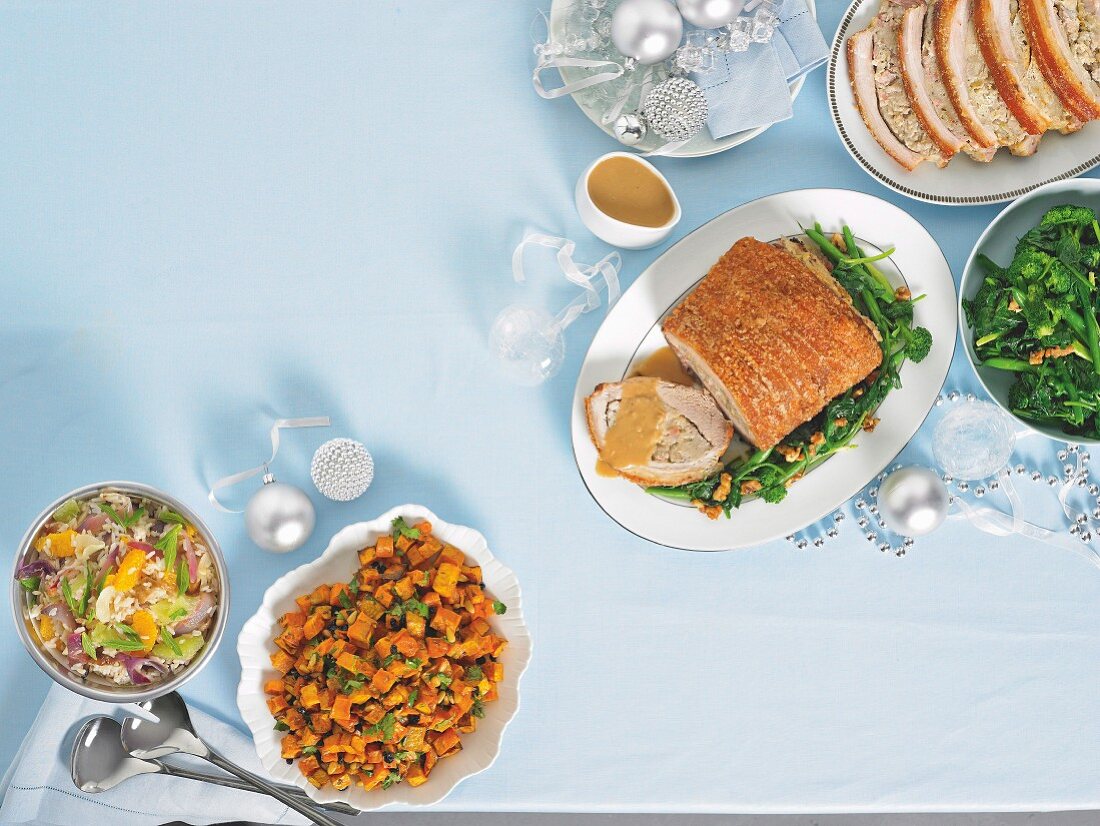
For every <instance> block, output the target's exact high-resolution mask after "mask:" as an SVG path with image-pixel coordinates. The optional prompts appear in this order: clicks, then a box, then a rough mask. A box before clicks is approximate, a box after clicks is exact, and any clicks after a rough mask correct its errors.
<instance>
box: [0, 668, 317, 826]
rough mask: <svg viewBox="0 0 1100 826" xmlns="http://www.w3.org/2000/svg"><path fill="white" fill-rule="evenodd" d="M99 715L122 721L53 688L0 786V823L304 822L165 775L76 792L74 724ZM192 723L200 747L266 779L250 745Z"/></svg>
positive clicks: (255, 797) (103, 706) (200, 765)
mask: <svg viewBox="0 0 1100 826" xmlns="http://www.w3.org/2000/svg"><path fill="white" fill-rule="evenodd" d="M96 714H106V715H109V716H111V717H115V718H116V719H118V720H122V719H123V718H124V717H125V716H126V714H125V711H124V708H123V707H122V706H118V705H110V704H107V703H100V702H96V701H95V700H88V699H85V698H84V697H80V696H78V695H76V694H74V693H73V692H71V691H67V690H66V689H64V688H62V687H61V686H59V685H55V686H53V687H51V688H50V693H49V694H48V695H47V696H46V702H45V703H43V705H42V710H41V711H39V712H38V717H37V718H36V719H35V721H34V725H32V726H31V729H30V731H29V732H27V736H26V738H25V739H24V740H23V745H22V747H21V748H20V749H19V753H18V754H17V755H16V757H15V760H13V761H12V764H11V766H10V767H9V768H8V770H7V772H6V774H5V775H4V779H3V781H0V796H2V798H3V805H0V824H5V826H6V825H7V824H16V823H24V824H32V823H33V824H35V826H74V825H75V824H87V826H98V825H99V824H105V823H120V824H121V823H125V824H126V826H154V824H159V823H166V822H169V821H173V820H183V821H186V822H187V823H193V824H202V823H222V822H225V821H227V820H256V821H260V822H262V823H280V824H282V823H296V824H297V823H305V822H306V821H305V818H303V817H302V816H301V815H299V814H297V813H296V812H291V811H289V810H288V809H287V807H286V806H284V805H283V804H282V803H279V802H278V801H277V800H273V799H271V798H269V797H265V796H264V795H259V794H252V793H251V792H242V791H238V790H237V789H226V788H222V787H221V786H212V785H210V784H207V783H199V782H197V781H195V780H183V779H182V778H176V777H165V776H163V775H146V776H142V777H135V778H132V779H131V780H127V781H125V782H124V783H120V784H119V785H118V786H115V788H113V789H111V790H109V791H106V792H100V793H99V794H87V793H85V792H82V791H80V790H79V789H77V788H76V786H74V785H73V781H72V778H71V777H70V776H69V752H70V749H71V748H72V741H73V734H74V733H75V728H76V727H77V725H78V724H80V723H83V722H84V721H85V720H87V719H88V718H89V717H92V716H94V715H96ZM191 722H192V723H194V725H195V729H196V730H197V731H198V732H199V734H200V735H201V736H202V738H203V739H204V740H206V741H207V742H208V743H210V745H212V746H213V747H214V748H216V749H217V750H218V751H220V752H221V753H222V754H224V755H225V756H226V757H228V758H229V759H230V760H232V761H233V762H234V763H237V764H238V765H241V766H244V768H246V769H248V770H250V771H253V772H257V773H259V774H260V775H261V776H263V775H264V774H265V773H264V771H263V769H262V768H261V767H260V761H259V759H258V758H257V757H256V749H255V748H254V747H253V745H252V740H251V738H249V737H247V736H246V735H244V734H243V733H242V732H240V731H238V730H237V729H235V728H233V727H232V726H229V725H226V724H225V723H223V722H221V721H220V720H215V719H214V718H213V717H210V716H209V715H207V714H203V713H202V712H201V711H199V710H197V709H194V708H192V709H191ZM168 760H169V761H170V762H176V763H178V764H180V765H183V764H184V763H187V765H188V766H189V767H190V768H194V769H198V770H200V771H202V772H204V773H211V774H217V773H218V770H217V769H216V768H214V767H213V766H211V765H210V764H209V763H205V762H202V761H197V760H196V761H194V762H188V761H190V760H193V758H186V757H171V758H168Z"/></svg>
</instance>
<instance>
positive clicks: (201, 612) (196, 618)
mask: <svg viewBox="0 0 1100 826" xmlns="http://www.w3.org/2000/svg"><path fill="white" fill-rule="evenodd" d="M216 606H217V602H216V601H215V599H214V595H213V594H210V593H205V592H204V593H202V594H200V595H199V599H198V602H197V603H195V610H194V611H192V612H191V613H190V614H188V615H187V616H186V617H184V618H183V619H181V620H180V621H179V622H177V623H176V624H175V625H173V626H172V635H173V636H176V637H178V636H180V635H181V634H190V633H191V632H192V631H198V630H199V628H201V627H202V624H203V623H204V622H206V620H207V619H208V618H209V617H210V615H211V614H213V613H214V608H215V607H216Z"/></svg>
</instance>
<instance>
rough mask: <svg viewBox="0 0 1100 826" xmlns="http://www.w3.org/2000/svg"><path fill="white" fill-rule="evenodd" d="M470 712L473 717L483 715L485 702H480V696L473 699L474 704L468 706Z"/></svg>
mask: <svg viewBox="0 0 1100 826" xmlns="http://www.w3.org/2000/svg"><path fill="white" fill-rule="evenodd" d="M470 713H471V714H472V715H474V716H475V717H484V716H485V704H484V703H482V702H481V698H478V699H476V700H474V704H473V706H472V707H471V708H470Z"/></svg>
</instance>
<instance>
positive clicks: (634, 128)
mask: <svg viewBox="0 0 1100 826" xmlns="http://www.w3.org/2000/svg"><path fill="white" fill-rule="evenodd" d="M611 132H612V134H614V135H615V139H616V140H617V141H618V142H619V143H621V144H623V145H624V146H634V145H635V144H638V143H641V142H642V141H643V140H645V136H646V133H647V132H649V127H647V126H646V125H645V121H644V120H642V119H641V118H640V117H638V116H637V115H635V114H633V113H632V112H627V113H625V114H622V115H619V116H618V117H617V118H615V122H614V123H612V124H611Z"/></svg>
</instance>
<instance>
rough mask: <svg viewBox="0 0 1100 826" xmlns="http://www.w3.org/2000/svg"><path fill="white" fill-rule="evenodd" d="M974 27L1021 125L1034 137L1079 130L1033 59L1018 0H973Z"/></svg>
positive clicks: (1078, 126) (980, 44) (1008, 104)
mask: <svg viewBox="0 0 1100 826" xmlns="http://www.w3.org/2000/svg"><path fill="white" fill-rule="evenodd" d="M974 27H975V30H976V31H977V35H978V45H979V46H980V47H981V51H982V55H983V57H984V58H985V63H986V65H987V66H988V67H989V70H990V76H991V77H992V78H993V82H994V84H995V85H996V87H997V91H998V92H1000V95H1001V98H1002V99H1003V100H1004V102H1005V105H1006V106H1008V109H1009V111H1010V112H1012V114H1013V116H1014V117H1015V118H1016V120H1017V121H1019V122H1020V126H1022V127H1023V128H1024V129H1025V130H1026V131H1027V132H1029V133H1030V134H1033V135H1038V134H1041V133H1043V132H1046V131H1047V130H1049V129H1058V130H1059V131H1062V132H1067V131H1073V130H1075V129H1078V128H1080V121H1078V120H1077V118H1076V117H1074V116H1073V115H1071V114H1069V113H1068V112H1067V111H1066V110H1065V107H1063V106H1062V103H1061V101H1060V100H1059V99H1058V96H1057V95H1056V94H1054V90H1052V89H1051V88H1050V86H1049V84H1048V83H1047V82H1046V80H1045V79H1044V78H1043V73H1042V71H1041V70H1040V69H1039V67H1038V64H1037V63H1036V62H1035V61H1034V60H1032V55H1031V46H1030V44H1029V43H1028V40H1027V34H1026V32H1025V31H1024V26H1023V20H1022V19H1021V18H1020V14H1019V3H1018V2H1017V0H974Z"/></svg>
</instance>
